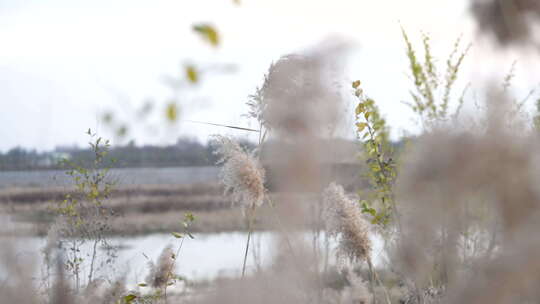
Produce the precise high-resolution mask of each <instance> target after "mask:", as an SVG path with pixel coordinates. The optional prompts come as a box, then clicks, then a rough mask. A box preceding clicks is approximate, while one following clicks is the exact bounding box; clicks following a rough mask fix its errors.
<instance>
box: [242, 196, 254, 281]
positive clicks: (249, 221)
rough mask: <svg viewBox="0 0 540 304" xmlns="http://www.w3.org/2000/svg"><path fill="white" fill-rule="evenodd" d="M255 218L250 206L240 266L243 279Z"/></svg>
mask: <svg viewBox="0 0 540 304" xmlns="http://www.w3.org/2000/svg"><path fill="white" fill-rule="evenodd" d="M254 216H255V205H252V206H251V209H250V210H249V211H248V238H247V242H246V251H245V252H244V263H243V265H242V278H243V277H244V275H245V273H246V262H247V256H248V251H249V243H250V241H251V232H252V230H253V227H252V226H253V223H252V221H253V217H254Z"/></svg>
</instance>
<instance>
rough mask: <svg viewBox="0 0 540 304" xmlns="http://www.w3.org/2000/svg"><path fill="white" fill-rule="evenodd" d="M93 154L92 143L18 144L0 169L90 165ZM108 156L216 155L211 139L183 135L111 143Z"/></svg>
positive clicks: (111, 160)
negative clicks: (43, 147) (166, 141)
mask: <svg viewBox="0 0 540 304" xmlns="http://www.w3.org/2000/svg"><path fill="white" fill-rule="evenodd" d="M241 144H242V145H243V146H244V147H245V148H246V149H248V150H252V149H253V148H254V145H253V144H252V143H251V142H249V141H241ZM94 157H95V155H94V152H93V151H92V150H91V149H90V147H87V148H78V147H57V148H56V149H54V150H53V151H46V152H38V151H36V150H34V149H25V148H21V147H16V148H13V149H10V150H9V151H7V152H5V153H0V170H3V171H9V170H38V169H62V168H63V165H62V163H63V162H64V160H68V161H70V162H73V163H75V164H78V165H81V166H89V165H91V164H92V162H93V160H94ZM106 159H107V160H106V161H105V162H104V163H103V166H107V167H111V168H127V167H186V166H211V165H214V164H215V163H216V161H217V156H216V155H215V154H214V147H213V146H212V145H211V144H209V143H201V142H199V141H197V140H195V139H191V138H180V139H178V140H177V142H176V144H174V145H168V146H153V145H144V146H138V145H136V144H135V142H133V141H131V142H129V143H128V144H126V145H123V146H112V147H111V148H110V150H109V153H108V156H107V158H106Z"/></svg>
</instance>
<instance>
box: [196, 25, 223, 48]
mask: <svg viewBox="0 0 540 304" xmlns="http://www.w3.org/2000/svg"><path fill="white" fill-rule="evenodd" d="M193 30H194V31H195V32H196V33H198V34H200V35H201V36H202V37H203V39H205V40H207V41H208V42H209V43H210V44H211V45H212V46H214V47H217V46H218V45H219V34H218V32H217V31H216V29H215V28H214V27H213V26H212V25H209V24H197V25H194V26H193Z"/></svg>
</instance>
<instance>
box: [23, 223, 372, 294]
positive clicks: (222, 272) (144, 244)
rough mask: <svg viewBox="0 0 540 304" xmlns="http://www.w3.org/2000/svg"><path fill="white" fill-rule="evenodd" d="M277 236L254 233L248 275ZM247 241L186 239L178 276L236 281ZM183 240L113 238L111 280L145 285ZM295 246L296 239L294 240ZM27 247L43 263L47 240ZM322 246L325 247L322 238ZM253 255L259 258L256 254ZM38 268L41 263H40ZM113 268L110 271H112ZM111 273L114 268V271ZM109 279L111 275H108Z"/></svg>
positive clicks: (222, 236) (265, 261) (235, 235)
mask: <svg viewBox="0 0 540 304" xmlns="http://www.w3.org/2000/svg"><path fill="white" fill-rule="evenodd" d="M278 237H279V236H278V234H277V233H275V232H255V233H253V234H252V242H251V250H250V254H249V255H248V261H247V271H253V270H254V269H255V267H256V265H257V263H256V261H255V257H256V258H257V260H258V263H259V265H261V266H262V267H265V266H268V265H270V263H271V261H272V257H273V256H274V252H273V249H272V248H276V247H277V246H276V244H277V242H278ZM298 237H300V238H304V239H305V240H306V241H309V242H310V243H309V244H311V240H312V234H311V233H303V234H301V235H299V236H298ZM246 239H247V233H246V232H227V233H214V234H198V235H195V239H189V238H187V239H185V240H184V243H183V245H182V248H181V250H180V253H179V255H178V260H177V264H176V273H178V274H180V275H182V276H184V277H186V278H187V279H189V280H211V279H213V278H216V277H235V276H239V275H240V274H241V269H242V262H243V258H244V250H245V244H246ZM372 241H373V243H374V246H373V247H374V248H373V249H374V250H373V254H374V257H373V259H374V263H375V264H377V263H378V262H379V261H380V254H381V248H382V241H381V240H380V239H378V238H375V239H373V240H372ZM180 242H181V241H180V239H176V238H174V237H173V236H172V235H170V234H162V233H160V234H149V235H146V236H136V237H126V238H112V239H110V243H111V244H112V245H114V246H119V250H118V258H117V259H116V263H115V265H116V266H115V267H114V269H115V270H114V272H115V273H114V274H113V275H112V276H119V275H125V276H126V278H127V282H128V284H132V285H134V284H137V283H141V282H144V279H145V277H146V275H147V274H148V269H149V268H148V263H149V261H154V262H155V261H157V259H158V258H159V256H160V254H161V253H162V251H163V249H164V248H165V247H167V246H168V245H171V246H172V249H173V251H174V252H176V250H177V249H178V246H179V245H180ZM292 242H294V238H293V239H292ZM17 243H18V244H19V245H20V244H24V247H21V248H24V253H25V254H29V255H32V256H34V258H35V259H36V260H38V261H41V260H42V256H41V255H40V252H41V249H42V248H43V247H44V246H45V244H46V240H45V238H39V237H23V238H19V239H18V242H17ZM319 244H320V246H324V245H323V244H324V241H323V237H320V238H319ZM335 247H336V242H335V241H331V242H330V246H329V248H330V250H331V251H332V250H334V249H335ZM90 249H91V246H90V244H89V243H88V244H85V245H84V246H83V247H82V248H81V253H82V254H83V257H84V256H87V255H89V254H90V252H91V250H90ZM254 252H255V253H256V254H254ZM86 260H89V258H87V259H86ZM38 264H39V263H38ZM109 268H110V267H109ZM82 269H83V270H82V272H83V273H85V271H87V269H88V265H87V263H86V262H85V263H83V267H82ZM111 269H112V268H111ZM109 275H110V274H109Z"/></svg>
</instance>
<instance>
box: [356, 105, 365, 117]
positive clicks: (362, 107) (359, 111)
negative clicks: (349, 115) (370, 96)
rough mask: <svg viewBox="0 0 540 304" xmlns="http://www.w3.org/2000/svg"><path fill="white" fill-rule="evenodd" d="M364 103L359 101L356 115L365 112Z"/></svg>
mask: <svg viewBox="0 0 540 304" xmlns="http://www.w3.org/2000/svg"><path fill="white" fill-rule="evenodd" d="M364 110H365V109H364V104H363V103H359V104H358V106H356V109H355V111H354V112H355V113H356V115H360V113H362V112H364Z"/></svg>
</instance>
